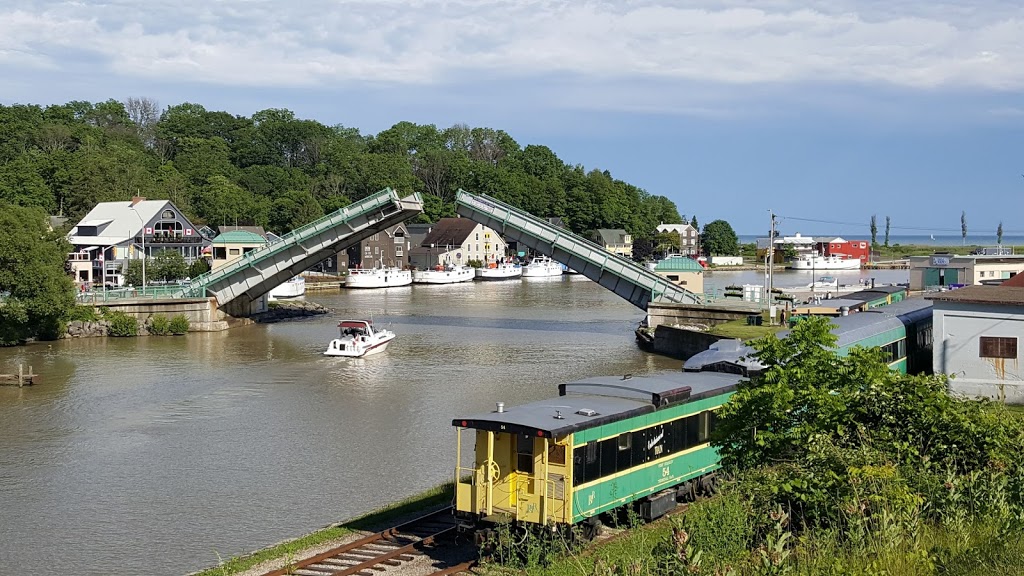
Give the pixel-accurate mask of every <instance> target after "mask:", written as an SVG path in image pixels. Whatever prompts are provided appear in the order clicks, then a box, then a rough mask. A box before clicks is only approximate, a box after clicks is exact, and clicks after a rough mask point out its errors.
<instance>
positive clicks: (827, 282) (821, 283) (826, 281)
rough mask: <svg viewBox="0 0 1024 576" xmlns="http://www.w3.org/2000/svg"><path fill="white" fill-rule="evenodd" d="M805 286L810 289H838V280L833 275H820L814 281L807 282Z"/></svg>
mask: <svg viewBox="0 0 1024 576" xmlns="http://www.w3.org/2000/svg"><path fill="white" fill-rule="evenodd" d="M807 287H808V288H811V289H820V288H826V289H827V288H832V289H838V288H839V280H837V279H836V277H835V276H822V277H821V278H818V279H817V280H815V281H814V282H811V283H810V284H808V285H807Z"/></svg>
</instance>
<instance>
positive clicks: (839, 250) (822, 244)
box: [817, 238, 871, 264]
mask: <svg viewBox="0 0 1024 576" xmlns="http://www.w3.org/2000/svg"><path fill="white" fill-rule="evenodd" d="M817 250H818V253H819V254H822V255H823V256H836V257H839V258H856V259H858V260H860V261H861V263H862V264H866V263H867V262H868V260H869V259H870V257H871V243H870V242H868V241H867V240H844V239H843V238H833V239H831V240H818V243H817Z"/></svg>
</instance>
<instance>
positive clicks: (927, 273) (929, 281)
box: [924, 268, 941, 286]
mask: <svg viewBox="0 0 1024 576" xmlns="http://www.w3.org/2000/svg"><path fill="white" fill-rule="evenodd" d="M940 270H941V268H925V269H924V286H938V285H939V281H940V280H939V272H940Z"/></svg>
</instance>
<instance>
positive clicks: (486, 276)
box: [476, 262, 523, 280]
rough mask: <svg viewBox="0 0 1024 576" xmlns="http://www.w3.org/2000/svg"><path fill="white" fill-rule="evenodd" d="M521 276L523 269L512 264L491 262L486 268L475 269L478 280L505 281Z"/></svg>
mask: <svg viewBox="0 0 1024 576" xmlns="http://www.w3.org/2000/svg"><path fill="white" fill-rule="evenodd" d="M522 275H523V267H522V266H520V265H519V264H513V263H512V262H497V263H496V262H491V263H490V264H489V265H487V266H486V267H480V268H477V269H476V277H477V278H479V279H480V280H507V279H509V278H519V277H520V276H522Z"/></svg>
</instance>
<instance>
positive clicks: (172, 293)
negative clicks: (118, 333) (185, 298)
mask: <svg viewBox="0 0 1024 576" xmlns="http://www.w3.org/2000/svg"><path fill="white" fill-rule="evenodd" d="M180 296H181V286H177V285H175V286H169V285H168V286H146V287H145V288H143V287H141V286H138V287H133V286H125V287H123V288H98V289H93V290H86V291H85V292H79V293H78V294H76V295H75V300H76V301H77V302H78V303H79V304H106V303H108V302H116V301H118V300H138V299H149V300H159V299H165V298H177V297H180Z"/></svg>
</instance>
